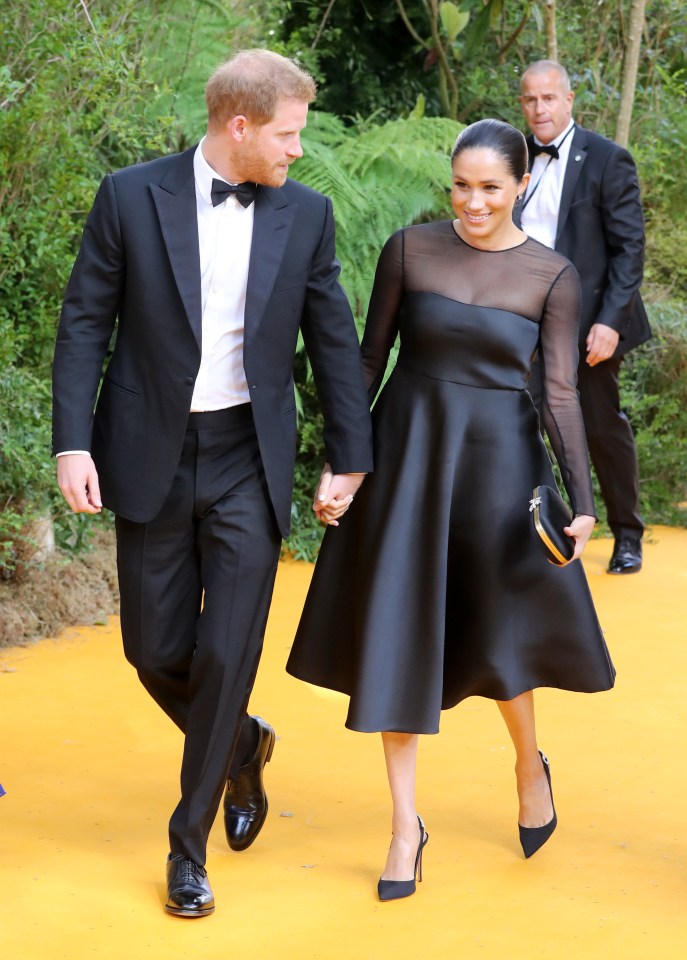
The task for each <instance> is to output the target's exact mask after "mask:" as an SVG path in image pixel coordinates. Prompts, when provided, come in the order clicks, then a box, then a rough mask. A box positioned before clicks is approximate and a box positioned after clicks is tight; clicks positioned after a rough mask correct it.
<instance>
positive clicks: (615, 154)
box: [515, 126, 651, 357]
mask: <svg viewBox="0 0 687 960" xmlns="http://www.w3.org/2000/svg"><path fill="white" fill-rule="evenodd" d="M532 142H533V138H532V136H530V137H528V138H527V143H528V147H529V146H530V145H531V143H532ZM530 166H531V164H530ZM515 219H516V222H517V223H519V219H520V211H519V210H517V209H516V213H515ZM555 249H556V250H557V251H558V252H559V253H562V254H563V256H565V257H567V258H568V260H570V261H571V262H572V263H573V264H574V265H575V267H576V268H577V271H578V273H579V275H580V281H581V284H582V315H581V318H580V355H581V356H582V357H584V356H585V354H586V349H585V346H584V344H585V340H586V338H587V334H588V333H589V329H590V327H591V326H592V325H593V324H594V323H603V324H606V326H609V327H612V328H613V330H616V331H617V332H618V333H619V334H620V340H619V343H618V347H617V350H616V354H615V355H616V356H621V355H622V354H624V353H627V351H628V350H631V349H632V348H633V347H636V346H638V345H639V344H640V343H644V341H645V340H648V339H649V338H650V337H651V329H650V327H649V321H648V319H647V315H646V310H645V309H644V304H643V303H642V298H641V296H640V294H639V287H640V284H641V282H642V274H643V269H644V218H643V214H642V204H641V200H640V193H639V181H638V179H637V170H636V167H635V164H634V161H633V160H632V157H631V156H630V154H629V153H628V152H627V150H624V149H623V148H622V147H619V146H618V145H617V144H616V143H613V141H611V140H608V139H606V137H602V136H600V135H599V134H598V133H592V132H591V131H589V130H585V129H584V128H583V127H579V126H576V127H575V131H574V133H573V139H572V143H571V145H570V153H569V155H568V164H567V167H566V170H565V176H564V179H563V192H562V194H561V205H560V208H559V214H558V228H557V233H556V246H555Z"/></svg>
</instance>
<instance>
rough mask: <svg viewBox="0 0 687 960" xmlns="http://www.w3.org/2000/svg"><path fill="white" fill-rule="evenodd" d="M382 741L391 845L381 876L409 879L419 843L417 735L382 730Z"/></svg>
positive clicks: (384, 878) (384, 877) (391, 878)
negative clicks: (416, 794)
mask: <svg viewBox="0 0 687 960" xmlns="http://www.w3.org/2000/svg"><path fill="white" fill-rule="evenodd" d="M382 743H383V744H384V758H385V760H386V772H387V776H388V778H389V787H390V788H391V800H392V803H393V813H392V818H391V832H392V837H391V846H390V847H389V854H388V856H387V858H386V866H385V867H384V872H383V873H382V879H383V880H411V879H412V877H413V871H414V869H415V857H416V855H417V847H418V843H419V842H420V831H419V826H418V821H417V811H416V810H415V769H416V761H417V743H418V736H417V734H416V733H383V734H382Z"/></svg>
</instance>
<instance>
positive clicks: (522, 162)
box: [451, 120, 527, 183]
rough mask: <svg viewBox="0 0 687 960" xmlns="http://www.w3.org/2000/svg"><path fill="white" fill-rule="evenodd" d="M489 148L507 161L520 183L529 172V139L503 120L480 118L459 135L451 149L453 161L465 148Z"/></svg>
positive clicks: (511, 171)
mask: <svg viewBox="0 0 687 960" xmlns="http://www.w3.org/2000/svg"><path fill="white" fill-rule="evenodd" d="M476 148H480V149H488V150H493V151H494V153H497V154H498V155H499V156H500V157H502V158H503V160H504V161H505V163H506V166H507V167H508V169H509V171H510V173H511V174H512V175H513V177H514V178H515V179H516V180H517V182H518V183H520V181H521V180H522V178H523V177H524V176H525V174H526V173H527V141H526V140H525V138H524V137H523V135H522V134H521V133H520V131H519V130H516V129H515V127H511V125H510V123H504V121H503V120H478V121H477V123H471V124H470V126H469V127H466V128H465V129H464V130H463V131H461V133H460V134H459V135H458V139H457V140H456V142H455V143H454V144H453V150H452V151H451V162H452V163H453V161H454V160H455V158H456V157H457V156H458V155H459V154H461V153H462V152H463V151H464V150H472V149H476Z"/></svg>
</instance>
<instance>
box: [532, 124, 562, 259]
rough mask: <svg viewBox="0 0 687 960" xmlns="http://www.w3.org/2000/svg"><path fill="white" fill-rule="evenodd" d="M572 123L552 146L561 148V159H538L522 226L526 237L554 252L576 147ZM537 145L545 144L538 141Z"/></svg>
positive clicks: (545, 156)
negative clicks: (570, 160) (565, 182)
mask: <svg viewBox="0 0 687 960" xmlns="http://www.w3.org/2000/svg"><path fill="white" fill-rule="evenodd" d="M573 126H574V123H573V121H572V120H571V121H570V123H569V124H568V126H567V127H566V128H565V130H563V132H562V133H560V134H559V136H558V137H557V138H556V139H555V140H552V141H551V142H552V143H553V145H554V146H555V147H557V148H558V159H557V160H555V159H554V158H553V157H550V156H548V154H546V153H540V154H539V155H538V156H536V157H535V158H534V163H533V164H532V170H531V176H530V182H529V184H528V186H527V192H526V194H525V200H524V206H523V210H522V214H521V216H520V223H521V226H522V229H523V230H524V231H525V233H526V234H527V235H528V236H530V237H533V238H534V239H535V240H538V241H539V242H540V243H543V244H544V245H545V246H547V247H551V249H552V250H553V249H554V247H555V246H556V232H557V229H558V211H559V209H560V206H561V194H562V192H563V178H564V176H565V168H566V165H567V163H568V157H569V156H570V147H571V145H572V138H573V135H572V132H571V131H572V128H573ZM534 142H535V143H539V144H541V141H540V140H538V139H537V138H536V137H535V138H534Z"/></svg>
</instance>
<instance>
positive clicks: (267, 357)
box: [53, 147, 372, 536]
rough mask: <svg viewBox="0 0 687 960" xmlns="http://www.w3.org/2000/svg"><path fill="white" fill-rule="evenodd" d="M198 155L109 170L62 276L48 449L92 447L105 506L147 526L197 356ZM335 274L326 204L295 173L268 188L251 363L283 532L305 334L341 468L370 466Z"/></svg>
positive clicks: (248, 347)
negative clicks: (297, 364) (297, 360)
mask: <svg viewBox="0 0 687 960" xmlns="http://www.w3.org/2000/svg"><path fill="white" fill-rule="evenodd" d="M194 151H195V147H193V148H191V149H190V150H187V151H186V152H185V153H181V154H178V155H175V156H171V157H164V158H161V159H158V160H153V161H151V162H149V163H144V164H138V165H136V166H134V167H128V168H126V169H124V170H120V171H119V172H117V173H115V174H112V175H108V176H107V177H105V179H104V181H103V182H102V184H101V186H100V189H99V191H98V194H97V196H96V199H95V202H94V205H93V209H92V210H91V212H90V214H89V216H88V219H87V222H86V226H85V229H84V234H83V240H82V244H81V249H80V251H79V254H78V257H77V259H76V262H75V264H74V268H73V271H72V275H71V278H70V280H69V284H68V286H67V291H66V295H65V301H64V306H63V309H62V315H61V319H60V325H59V330H58V336H57V343H56V349H55V361H54V367H53V384H54V390H53V394H54V404H53V452H55V453H58V452H62V451H68V450H90V451H91V452H92V455H93V459H94V461H95V464H96V468H97V470H98V474H99V478H100V483H101V493H102V497H103V502H104V504H105V506H107V507H108V508H109V509H111V510H113V511H114V512H115V513H116V514H119V515H120V516H122V517H124V518H126V519H129V520H134V521H137V522H142V523H145V522H147V521H149V520H151V519H152V518H153V517H154V516H155V515H156V514H157V513H158V512H159V510H160V508H161V506H162V504H163V502H164V500H165V497H166V495H167V493H168V491H169V489H170V486H171V483H172V479H173V476H174V472H175V469H176V467H177V464H178V461H179V457H180V454H181V448H182V442H183V438H184V432H185V429H186V425H187V420H188V414H189V410H190V406H191V396H192V393H193V387H194V383H195V379H196V375H197V373H198V369H199V366H200V342H201V285H200V260H199V251H198V224H197V215H196V193H195V180H194V174H193V154H194ZM338 274H339V264H338V262H337V261H336V259H335V252H334V223H333V216H332V207H331V202H330V201H329V199H327V198H326V197H323V196H321V195H320V194H318V193H316V192H315V191H313V190H310V189H309V188H308V187H305V186H303V185H302V184H299V183H296V182H294V181H291V180H289V181H287V182H286V184H285V185H284V186H283V187H281V188H279V189H275V188H269V187H262V186H261V187H259V188H258V192H257V197H256V200H255V216H254V226H253V240H252V246H251V255H250V266H249V273H248V288H247V296H246V309H245V330H244V368H245V371H246V377H247V380H248V385H249V389H250V397H251V401H252V407H253V416H254V420H255V427H256V431H257V436H258V442H259V445H260V451H261V455H262V460H263V464H264V469H265V474H266V479H267V484H268V487H269V491H270V497H271V500H272V504H273V507H274V512H275V516H276V518H277V523H278V525H279V528H280V530H281V532H282V535H283V536H287V535H288V531H289V523H290V513H291V496H292V487H293V470H294V460H295V452H296V409H295V400H294V386H293V362H294V355H295V351H296V345H297V339H298V333H299V330H301V331H302V333H303V338H304V342H305V346H306V349H307V351H308V355H309V358H310V361H311V364H312V368H313V372H314V375H315V381H316V385H317V388H318V393H319V397H320V402H321V405H322V409H323V413H324V420H325V428H324V440H325V447H326V452H327V458H328V460H329V462H330V463H331V464H332V467H333V469H334V472H335V473H348V472H367V471H369V470H371V469H372V445H371V428H370V417H369V408H368V404H367V399H366V393H365V389H364V385H363V377H362V370H361V363H360V358H359V347H358V338H357V334H356V331H355V325H354V322H353V317H352V314H351V311H350V307H349V305H348V301H347V299H346V296H345V294H344V292H343V290H342V288H341V286H340V284H339V282H338ZM115 327H116V332H115ZM113 336H114V338H115V339H114V345H113V346H112V343H111V341H112V338H113ZM110 351H111V356H110V359H109V362H107V365H106V369H105V371H104V378H103V379H102V386H101V388H100V393H99V395H98V387H99V384H100V381H101V378H102V376H103V366H104V364H105V362H106V358H107V357H108V355H110ZM96 397H97V402H96ZM94 411H95V412H94Z"/></svg>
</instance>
